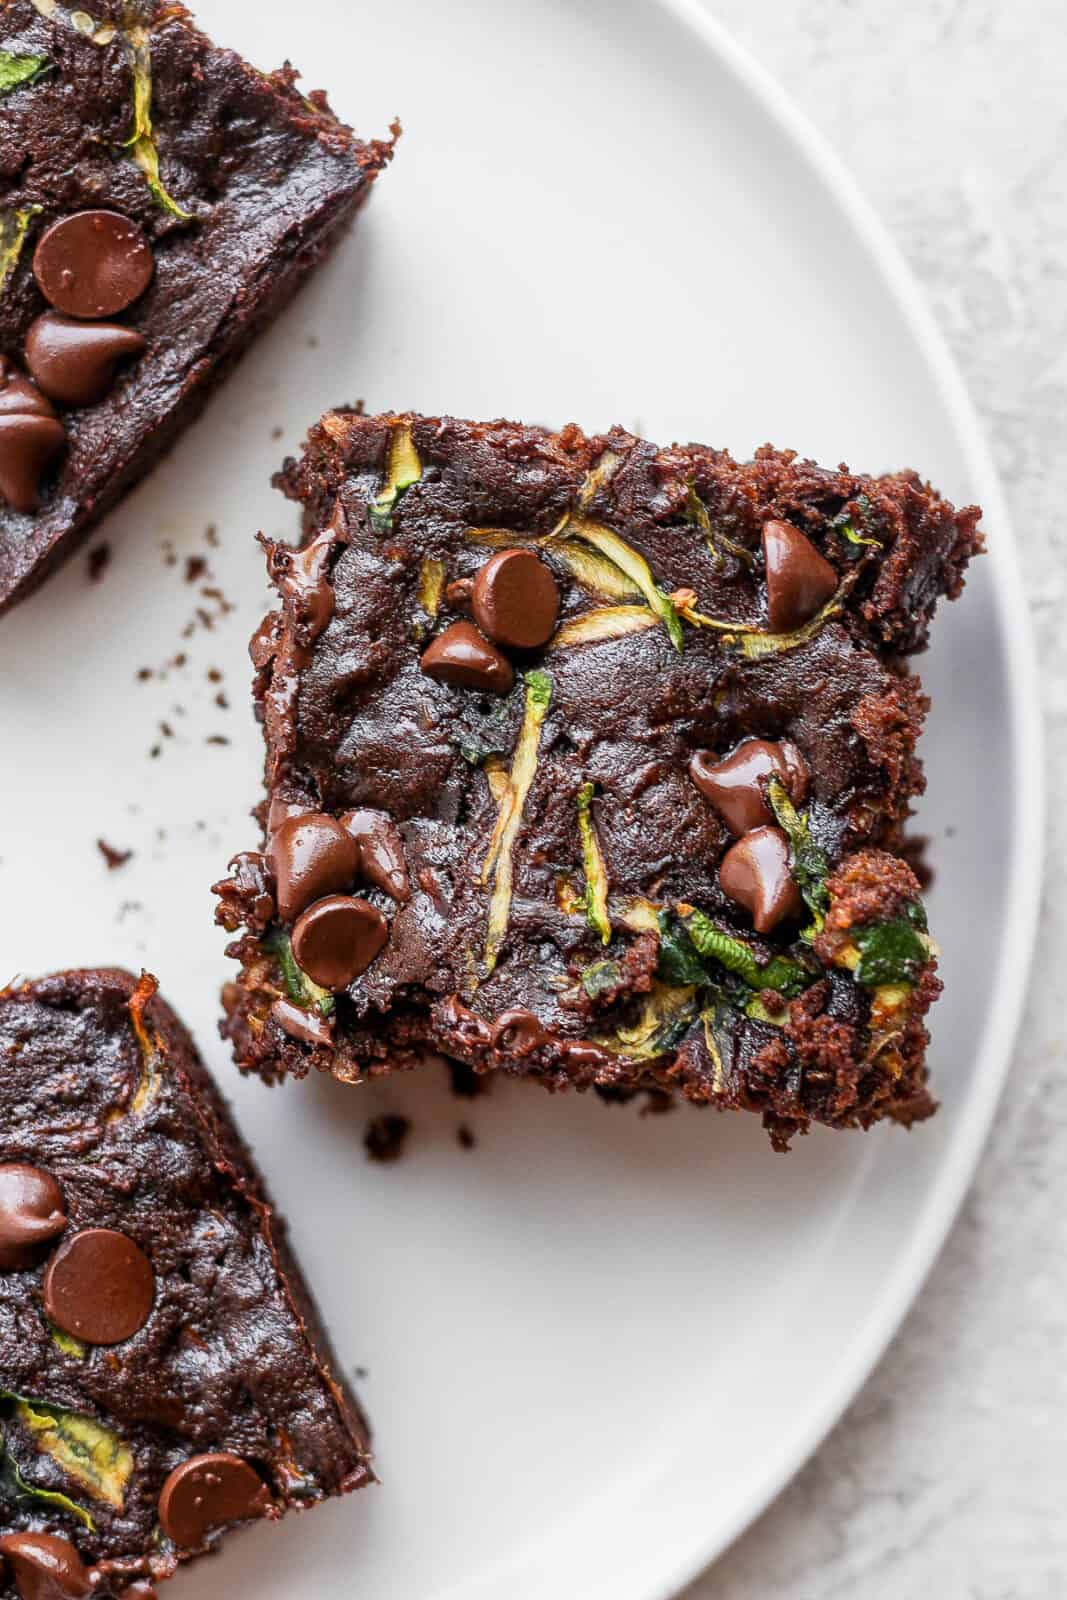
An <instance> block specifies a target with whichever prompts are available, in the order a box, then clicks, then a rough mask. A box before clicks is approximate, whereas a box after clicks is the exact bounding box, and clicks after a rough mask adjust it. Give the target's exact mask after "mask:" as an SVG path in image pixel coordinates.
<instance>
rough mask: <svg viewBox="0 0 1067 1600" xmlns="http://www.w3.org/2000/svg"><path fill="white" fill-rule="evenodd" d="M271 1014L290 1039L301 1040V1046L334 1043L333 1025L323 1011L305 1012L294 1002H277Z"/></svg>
mask: <svg viewBox="0 0 1067 1600" xmlns="http://www.w3.org/2000/svg"><path fill="white" fill-rule="evenodd" d="M270 1014H271V1016H272V1017H273V1018H274V1020H275V1022H276V1023H277V1024H278V1026H279V1028H281V1030H282V1032H283V1033H287V1034H288V1035H289V1037H290V1039H297V1040H299V1042H300V1043H301V1044H312V1045H316V1044H331V1043H332V1042H333V1025H332V1024H331V1022H330V1020H329V1018H328V1017H324V1016H323V1015H322V1012H321V1011H305V1010H304V1008H303V1007H302V1006H298V1005H294V1003H293V1001H292V1000H275V1002H274V1004H273V1005H272V1006H271V1008H270Z"/></svg>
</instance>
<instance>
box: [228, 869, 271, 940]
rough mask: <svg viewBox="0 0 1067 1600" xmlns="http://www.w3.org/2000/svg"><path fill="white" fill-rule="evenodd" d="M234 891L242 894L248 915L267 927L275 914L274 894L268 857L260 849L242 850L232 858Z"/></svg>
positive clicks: (259, 924) (231, 870) (258, 923)
mask: <svg viewBox="0 0 1067 1600" xmlns="http://www.w3.org/2000/svg"><path fill="white" fill-rule="evenodd" d="M229 870H230V872H231V874H232V878H231V882H232V885H233V889H234V892H235V893H236V894H238V895H240V897H241V900H242V902H243V905H244V906H245V907H246V908H247V915H248V916H249V917H250V918H252V919H253V920H254V921H255V923H256V924H257V925H258V926H261V927H266V925H267V923H268V922H269V921H270V919H271V918H272V917H273V915H274V896H273V894H272V893H271V875H270V869H269V867H268V865H267V858H266V856H265V855H263V854H262V853H261V852H260V851H259V850H242V851H241V852H240V853H239V854H238V855H235V856H233V857H232V859H231V860H230V864H229Z"/></svg>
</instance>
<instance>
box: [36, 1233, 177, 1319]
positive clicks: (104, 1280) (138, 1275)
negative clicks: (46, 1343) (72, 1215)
mask: <svg viewBox="0 0 1067 1600" xmlns="http://www.w3.org/2000/svg"><path fill="white" fill-rule="evenodd" d="M155 1293H156V1275H155V1273H154V1272H153V1270H152V1263H151V1262H150V1261H149V1259H148V1257H147V1256H146V1255H145V1253H144V1251H143V1250H142V1249H141V1247H140V1245H138V1244H135V1243H134V1241H133V1240H132V1239H130V1238H128V1237H127V1236H126V1234H124V1233H118V1232H117V1231H116V1230H115V1229H113V1228H84V1229H83V1230H82V1231H81V1232H80V1233H74V1234H71V1235H70V1236H69V1237H68V1238H66V1239H64V1240H63V1242H62V1244H61V1245H60V1246H59V1248H58V1249H57V1250H56V1251H55V1253H54V1254H53V1256H52V1258H51V1260H50V1261H49V1263H48V1266H47V1268H46V1269H45V1275H44V1308H45V1311H46V1312H47V1313H48V1316H49V1317H50V1318H51V1320H52V1321H53V1322H54V1323H55V1325H56V1327H57V1328H62V1330H63V1332H64V1333H69V1334H72V1335H73V1336H74V1338H75V1339H81V1340H82V1342H83V1343H84V1344H121V1343H122V1342H123V1340H125V1339H130V1338H132V1337H133V1335H134V1334H135V1333H136V1332H137V1330H138V1329H139V1328H143V1327H144V1325H145V1323H146V1322H147V1321H148V1317H149V1314H150V1312H151V1310H152V1303H153V1301H154V1299H155Z"/></svg>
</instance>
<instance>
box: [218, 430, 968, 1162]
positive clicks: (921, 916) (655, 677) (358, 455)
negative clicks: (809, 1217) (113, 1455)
mask: <svg viewBox="0 0 1067 1600" xmlns="http://www.w3.org/2000/svg"><path fill="white" fill-rule="evenodd" d="M277 481H278V483H279V486H280V487H281V488H282V489H283V490H284V492H285V493H287V494H288V495H289V496H291V497H292V498H294V499H295V500H297V501H298V502H299V503H300V504H301V505H302V507H303V516H304V531H303V538H302V541H301V543H300V544H299V545H298V546H296V547H289V546H286V545H280V544H273V543H268V545H267V559H268V568H269V572H270V576H271V579H272V581H273V583H274V586H275V588H276V591H277V594H278V599H279V605H278V608H277V609H276V610H275V611H273V612H271V613H270V614H269V615H268V616H267V617H266V618H265V619H264V621H263V623H262V625H261V626H260V628H259V630H258V631H257V633H256V635H255V636H254V638H253V640H252V644H251V653H252V659H253V662H254V665H255V673H256V675H255V681H254V696H255V702H256V707H257V711H258V713H259V715H260V717H261V720H262V723H263V727H264V734H265V743H266V798H265V800H264V801H263V803H262V805H261V807H260V808H259V810H258V812H257V815H258V818H259V822H260V825H261V828H262V837H261V838H260V839H259V840H258V841H256V842H255V844H256V847H255V848H252V849H248V850H244V851H242V852H240V853H239V854H238V855H237V856H236V857H235V858H234V859H233V861H232V862H231V865H230V872H229V875H228V876H227V877H226V878H224V879H223V880H222V881H221V882H220V883H219V884H217V885H216V891H217V894H218V911H217V916H218V920H219V921H220V922H221V923H222V924H223V925H224V926H225V927H226V928H227V929H229V930H230V931H231V932H233V933H235V934H237V935H238V937H237V938H236V940H235V941H234V943H233V944H232V945H231V947H230V950H231V954H232V955H234V956H235V957H236V958H237V960H238V962H239V963H240V971H239V973H238V975H237V977H236V979H235V980H234V981H233V982H231V983H230V984H228V985H227V986H226V989H225V991H224V1012H225V1016H224V1021H223V1024H222V1027H223V1032H224V1034H225V1035H226V1036H227V1037H228V1038H229V1039H230V1040H231V1042H232V1044H233V1048H234V1053H235V1056H236V1059H237V1061H238V1064H239V1065H240V1066H241V1067H242V1068H243V1069H244V1070H246V1071H255V1072H258V1073H260V1074H261V1075H262V1076H263V1077H265V1078H266V1079H268V1080H274V1079H276V1078H278V1077H282V1076H285V1075H292V1076H300V1075H303V1074H304V1073H306V1072H307V1071H308V1070H309V1069H312V1068H314V1069H320V1070H324V1071H329V1072H331V1073H333V1074H334V1075H335V1076H336V1077H338V1078H340V1079H342V1080H344V1081H357V1080H359V1079H361V1078H364V1077H366V1076H370V1075H375V1074H379V1073H383V1072H388V1071H391V1070H394V1069H395V1068H397V1067H401V1066H407V1065H412V1064H415V1063H417V1062H418V1060H420V1059H421V1058H422V1056H423V1055H425V1054H426V1053H428V1052H431V1053H441V1054H443V1055H445V1056H446V1057H449V1058H451V1059H452V1060H454V1061H460V1062H464V1063H466V1064H467V1065H468V1066H469V1067H473V1068H474V1069H475V1071H477V1072H483V1073H491V1072H494V1071H506V1072H511V1073H514V1074H517V1075H521V1076H524V1077H529V1078H531V1079H535V1080H537V1081H540V1082H541V1083H543V1084H545V1085H546V1086H548V1087H549V1088H554V1089H560V1088H567V1087H574V1088H579V1089H583V1088H590V1087H593V1088H596V1089H598V1090H599V1091H601V1092H602V1093H603V1094H606V1095H608V1096H610V1097H613V1098H619V1097H626V1096H629V1095H632V1094H635V1093H638V1092H642V1091H649V1092H652V1093H654V1094H655V1095H657V1096H658V1097H660V1099H661V1100H662V1097H663V1096H664V1095H669V1096H671V1097H672V1098H674V1099H684V1100H688V1101H691V1102H694V1103H697V1104H703V1105H712V1106H715V1107H717V1108H719V1109H721V1110H726V1109H732V1108H739V1109H745V1110H749V1111H754V1112H757V1113H759V1114H760V1115H761V1116H762V1118H763V1120H764V1122H765V1124H766V1126H767V1128H768V1130H769V1132H770V1134H771V1137H772V1140H773V1142H774V1143H775V1144H776V1145H777V1146H779V1147H782V1146H785V1145H786V1144H788V1142H789V1140H790V1138H791V1137H792V1135H793V1134H794V1133H797V1132H804V1131H806V1130H807V1129H808V1128H809V1126H810V1125H811V1124H812V1123H813V1122H820V1123H824V1124H828V1125H830V1126H832V1127H841V1128H843V1127H867V1126H869V1125H870V1124H871V1123H873V1122H876V1121H879V1120H882V1119H887V1120H892V1121H896V1122H899V1123H905V1124H910V1123H912V1122H915V1121H918V1120H921V1119H922V1118H923V1117H925V1116H928V1115H929V1114H930V1113H931V1111H932V1110H933V1109H934V1102H933V1099H932V1097H931V1095H930V1092H929V1088H928V1084H927V1067H926V1045H927V1041H928V1035H927V1031H926V1026H925V1016H926V1013H927V1010H928V1008H929V1006H930V1004H931V1003H932V1001H933V1000H934V999H935V998H936V996H937V993H938V992H939V989H940V983H939V980H938V978H937V976H936V966H937V960H936V956H937V952H936V947H935V945H934V943H933V940H932V938H931V936H930V933H929V931H928V929H927V926H926V914H925V911H924V909H923V904H922V898H921V894H920V887H919V883H918V881H917V879H916V876H915V874H914V872H913V871H912V868H911V866H910V865H909V863H908V845H907V841H906V839H905V835H904V829H905V824H906V821H907V818H908V816H909V814H910V810H911V803H912V800H913V798H914V797H915V796H916V795H917V794H918V793H919V792H920V791H921V790H922V787H923V783H924V779H923V773H922V767H921V764H920V761H919V758H918V753H917V743H918V738H919V733H920V730H921V726H922V722H923V717H924V715H925V711H926V708H927V700H926V697H925V695H924V692H923V688H922V685H921V682H920V680H919V679H918V677H917V676H915V675H914V673H913V672H912V671H911V670H910V669H909V667H908V665H907V661H906V658H907V657H908V656H909V655H913V654H915V653H916V652H918V651H920V650H921V649H922V647H923V646H924V644H925V642H926V639H927V634H928V630H929V626H930V623H931V619H932V617H933V614H934V611H935V609H936V607H937V604H938V602H939V600H941V599H942V598H944V597H946V596H948V597H954V596H955V595H957V594H958V593H959V591H960V589H961V587H962V584H963V579H964V573H965V571H966V567H967V564H968V562H969V561H970V559H971V557H972V556H973V555H975V554H976V553H977V552H978V551H979V550H980V549H981V535H980V533H979V531H978V521H979V515H980V514H979V512H978V510H977V508H975V507H973V506H972V507H965V508H963V509H962V510H957V509H956V508H954V507H953V506H952V505H951V504H949V503H948V502H947V501H946V500H944V499H943V498H942V497H941V496H940V495H939V494H938V493H937V492H936V491H935V490H934V489H932V488H931V487H930V486H929V485H928V484H926V483H924V482H923V481H922V480H921V479H920V478H919V477H918V476H917V475H916V474H914V473H910V472H899V473H894V474H889V475H885V476H882V477H871V476H867V475H864V474H860V473H853V472H850V471H849V470H847V469H845V468H839V469H837V470H826V469H824V468H821V467H819V466H817V465H816V464H814V463H812V462H810V461H805V460H801V459H799V458H798V457H797V456H796V455H795V454H794V453H793V452H790V451H779V450H774V449H772V448H770V447H769V446H768V447H764V448H763V449H761V450H759V451H758V452H757V453H756V455H755V456H754V458H753V459H752V460H751V461H747V462H738V461H735V460H734V459H733V458H732V457H731V456H730V455H729V454H728V453H727V452H725V451H722V450H715V449H710V448H707V447H704V446H701V445H696V444H690V445H672V446H670V447H668V448H661V447H658V446H656V445H655V444H652V443H650V442H648V441H646V440H643V439H639V438H636V437H634V436H633V435H631V434H628V433H626V432H624V431H623V430H621V429H615V430H613V431H612V432H610V433H608V434H605V435H599V436H589V435H587V434H585V433H583V432H582V431H581V430H580V429H579V428H578V427H576V426H573V425H572V426H569V427H566V428H563V429H562V430H560V431H558V432H550V431H549V430H547V429H544V428H539V427H530V426H524V425H521V424H518V423H510V422H485V423H479V422H468V421H461V420H458V419H456V418H451V417H423V416H417V415H412V414H388V415H384V416H377V417H374V416H362V415H359V414H357V413H356V412H354V411H338V412H333V413H330V414H328V415H327V416H326V417H324V418H323V419H322V421H321V422H320V423H319V424H318V425H317V426H316V427H315V428H313V429H312V431H311V434H310V437H309V440H308V444H307V448H306V450H305V451H304V453H303V455H302V457H301V458H300V459H299V460H291V461H289V462H287V463H286V465H285V467H284V468H283V470H282V472H281V474H280V475H279V478H278V480H277Z"/></svg>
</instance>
